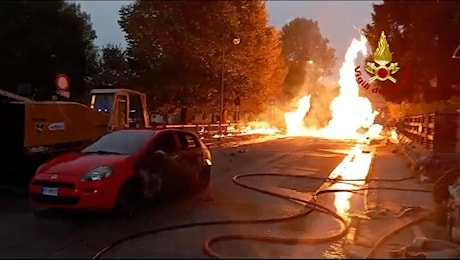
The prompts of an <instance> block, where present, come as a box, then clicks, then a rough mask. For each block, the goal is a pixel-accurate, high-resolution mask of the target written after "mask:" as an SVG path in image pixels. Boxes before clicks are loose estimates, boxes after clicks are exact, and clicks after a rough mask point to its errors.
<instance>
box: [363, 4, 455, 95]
mask: <svg viewBox="0 0 460 260" xmlns="http://www.w3.org/2000/svg"><path fill="white" fill-rule="evenodd" d="M459 17H460V3H458V2H456V1H383V3H382V4H378V5H377V4H375V5H374V12H373V14H372V22H371V23H370V24H368V25H367V26H366V29H365V30H364V33H365V35H366V37H367V39H368V41H369V43H370V44H371V46H372V49H373V50H375V49H376V47H377V43H378V40H379V37H380V34H381V32H382V31H384V32H385V34H386V36H387V41H388V43H389V46H390V50H391V52H392V53H393V62H398V63H399V65H400V67H401V70H400V71H401V72H398V74H397V77H402V76H403V74H404V69H406V68H407V67H411V71H412V73H411V75H410V76H409V78H408V81H407V82H406V84H404V86H402V87H401V88H399V89H398V90H397V91H396V90H395V91H388V92H387V93H384V97H385V98H386V99H387V101H391V102H395V103H400V102H401V101H403V100H406V101H410V102H413V101H415V102H421V101H424V100H425V101H433V100H441V99H446V98H448V97H450V96H452V95H453V94H454V90H453V89H452V88H451V85H452V84H454V83H459V82H458V80H456V75H457V74H458V70H459V69H460V66H459V65H460V64H459V62H458V60H453V59H452V58H451V57H452V54H453V52H454V50H455V48H456V47H457V46H458V45H459V44H460V35H459V34H458V33H454V32H458V31H459V30H460V19H459ZM428 21H429V22H428ZM370 58H372V57H370ZM400 75H401V76H400ZM395 76H396V75H395ZM436 82H437V84H436ZM377 84H378V85H379V86H380V87H381V88H389V87H390V86H391V85H392V84H393V83H390V82H377Z"/></svg>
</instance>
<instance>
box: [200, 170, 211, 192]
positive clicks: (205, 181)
mask: <svg viewBox="0 0 460 260" xmlns="http://www.w3.org/2000/svg"><path fill="white" fill-rule="evenodd" d="M210 182H211V167H205V168H203V170H201V172H200V174H199V175H198V183H197V188H198V189H199V190H202V189H206V188H207V187H208V186H209V183H210Z"/></svg>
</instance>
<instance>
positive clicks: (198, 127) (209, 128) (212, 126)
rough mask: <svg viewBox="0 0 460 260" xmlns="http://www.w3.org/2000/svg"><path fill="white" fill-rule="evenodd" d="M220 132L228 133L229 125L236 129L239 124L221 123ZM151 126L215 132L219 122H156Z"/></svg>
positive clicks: (217, 129)
mask: <svg viewBox="0 0 460 260" xmlns="http://www.w3.org/2000/svg"><path fill="white" fill-rule="evenodd" d="M221 127H222V132H223V133H228V132H231V131H229V127H231V128H232V129H235V130H237V129H238V128H239V125H238V124H236V123H229V124H222V125H221ZM152 128H154V129H168V128H169V129H187V130H190V131H194V132H197V133H208V134H212V133H217V132H218V131H219V124H185V125H168V124H158V123H154V124H152Z"/></svg>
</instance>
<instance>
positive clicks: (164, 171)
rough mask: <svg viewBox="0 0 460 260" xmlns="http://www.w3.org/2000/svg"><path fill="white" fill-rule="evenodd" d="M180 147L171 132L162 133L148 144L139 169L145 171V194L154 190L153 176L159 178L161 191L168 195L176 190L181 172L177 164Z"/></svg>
mask: <svg viewBox="0 0 460 260" xmlns="http://www.w3.org/2000/svg"><path fill="white" fill-rule="evenodd" d="M179 152H180V147H179V143H178V141H177V137H176V136H175V134H174V132H173V131H164V132H161V133H159V134H158V136H157V137H155V138H154V140H153V141H152V142H151V143H150V145H149V147H148V148H147V150H146V153H145V155H144V156H143V158H142V159H141V167H140V168H141V169H146V170H147V171H144V172H146V173H143V174H142V175H143V179H144V184H145V185H144V188H145V189H146V190H147V191H146V194H149V193H151V192H152V190H154V189H155V185H157V183H156V182H155V181H154V180H153V178H156V176H155V174H159V175H160V178H161V182H162V184H161V191H162V192H165V193H170V192H172V191H174V190H176V189H177V188H178V187H177V186H178V185H177V178H178V176H180V172H181V171H182V170H181V169H180V168H181V165H180V163H178V162H177V159H178V157H179Z"/></svg>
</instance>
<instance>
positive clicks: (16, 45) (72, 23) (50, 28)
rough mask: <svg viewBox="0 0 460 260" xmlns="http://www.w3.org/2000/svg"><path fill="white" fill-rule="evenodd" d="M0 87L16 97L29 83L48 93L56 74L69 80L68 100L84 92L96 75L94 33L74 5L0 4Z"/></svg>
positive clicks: (42, 3)
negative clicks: (20, 88) (70, 96)
mask: <svg viewBox="0 0 460 260" xmlns="http://www.w3.org/2000/svg"><path fill="white" fill-rule="evenodd" d="M0 38H1V39H2V41H0V49H1V50H2V53H3V56H2V60H1V61H0V62H1V63H2V65H1V67H2V69H3V71H2V73H1V75H0V86H1V87H2V88H5V89H7V90H10V91H13V92H16V89H17V86H18V84H22V83H29V84H31V85H32V87H33V88H34V89H36V90H38V91H40V90H41V91H43V92H52V91H54V89H55V85H54V80H55V77H56V75H57V74H58V73H65V74H67V75H68V76H69V78H70V84H71V89H70V90H71V93H72V96H79V95H81V94H83V93H84V92H85V91H86V88H85V87H86V86H87V85H88V84H89V83H90V81H91V80H92V78H93V76H94V75H95V73H96V72H97V71H96V69H97V68H96V67H95V64H96V62H95V58H96V49H95V46H94V44H93V40H94V39H95V38H96V34H95V32H94V30H93V29H92V24H91V22H90V17H89V15H88V14H86V13H84V12H82V11H81V10H80V7H79V5H76V4H73V3H68V2H65V1H61V0H60V1H52V2H49V1H4V2H1V3H0Z"/></svg>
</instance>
